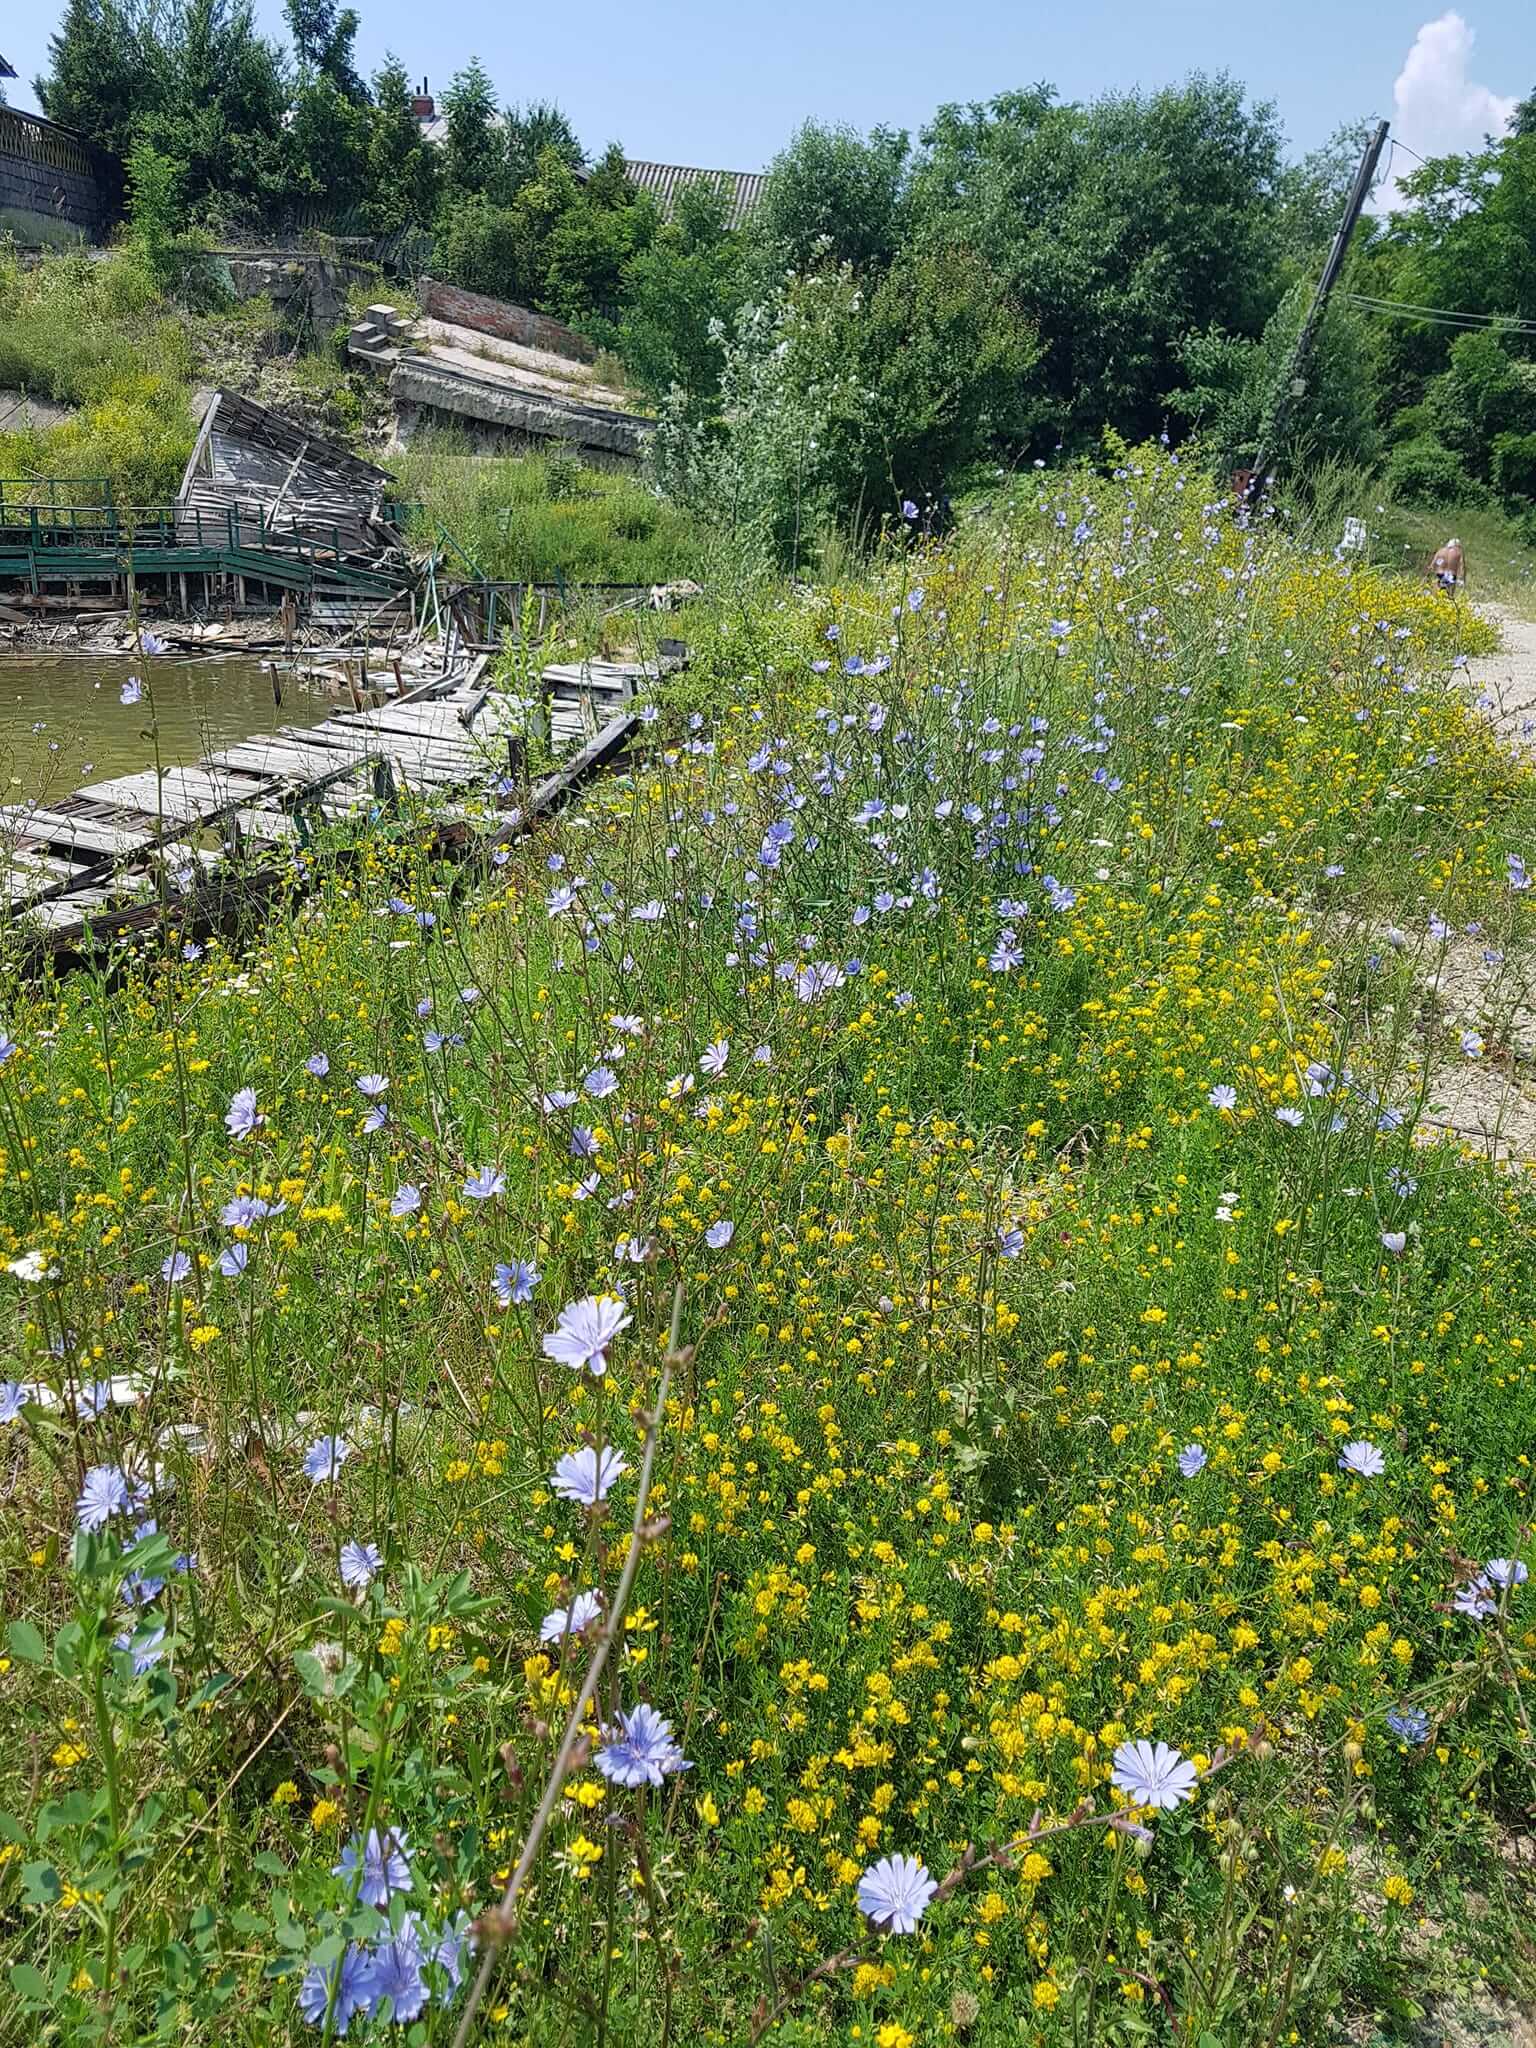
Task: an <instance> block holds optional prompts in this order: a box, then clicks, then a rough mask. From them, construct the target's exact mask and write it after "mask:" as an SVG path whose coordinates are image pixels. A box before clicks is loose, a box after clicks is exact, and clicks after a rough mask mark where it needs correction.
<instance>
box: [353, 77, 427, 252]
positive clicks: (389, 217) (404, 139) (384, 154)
mask: <svg viewBox="0 0 1536 2048" xmlns="http://www.w3.org/2000/svg"><path fill="white" fill-rule="evenodd" d="M411 100H412V93H411V81H410V78H409V77H408V75H407V73H406V69H405V66H404V65H403V64H402V63H401V62H400V60H399V58H398V57H394V56H390V57H387V58H386V59H385V61H384V63H383V64H382V65H381V66H380V67H379V69H378V70H377V71H376V72H375V73H374V75H373V111H372V117H371V119H370V121H369V127H368V180H367V181H368V195H369V196H368V214H369V220H370V223H371V225H372V226H373V228H374V230H375V231H376V232H377V233H379V234H389V233H392V232H394V231H396V230H398V229H400V228H403V227H411V226H415V227H425V226H426V225H427V224H428V223H429V222H430V221H431V219H432V216H433V212H434V210H435V208H436V205H437V190H438V183H439V179H440V177H441V165H440V164H439V161H438V153H437V151H436V150H434V149H433V148H432V147H431V146H430V144H428V143H425V142H423V141H422V139H421V129H420V127H419V126H418V124H417V120H416V116H415V114H414V113H413V112H412V111H411Z"/></svg>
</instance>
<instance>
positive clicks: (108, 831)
mask: <svg viewBox="0 0 1536 2048" xmlns="http://www.w3.org/2000/svg"><path fill="white" fill-rule="evenodd" d="M0 832H3V833H6V834H7V835H14V836H15V837H16V838H17V839H20V840H30V841H32V842H34V843H35V844H37V845H45V846H66V847H75V846H79V847H83V848H84V849H85V851H86V852H87V853H133V852H136V851H137V850H138V849H139V848H140V847H144V846H147V845H148V844H149V841H150V838H151V836H152V835H151V834H150V833H148V832H143V831H140V830H138V829H137V828H135V827H133V826H128V825H110V824H105V823H103V822H101V821H100V820H98V819H92V818H72V817H69V816H67V815H66V814H65V813H63V812H61V811H45V810H34V811H17V810H3V811H0Z"/></svg>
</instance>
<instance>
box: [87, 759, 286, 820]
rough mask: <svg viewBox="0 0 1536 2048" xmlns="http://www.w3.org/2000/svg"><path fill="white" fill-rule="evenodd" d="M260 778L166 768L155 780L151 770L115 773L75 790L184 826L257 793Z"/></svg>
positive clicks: (100, 800) (93, 798)
mask: <svg viewBox="0 0 1536 2048" xmlns="http://www.w3.org/2000/svg"><path fill="white" fill-rule="evenodd" d="M262 780H263V778H262V777H260V776H259V775H239V776H237V775H235V774H234V773H226V774H225V775H223V776H214V775H210V774H208V773H206V772H205V771H204V770H202V769H200V768H167V769H166V771H165V773H164V775H163V776H161V777H160V778H159V779H158V780H157V778H156V776H155V774H154V771H153V770H152V769H151V770H150V771H148V772H147V773H145V774H141V775H115V776H113V777H112V778H111V779H110V780H109V781H107V782H94V783H92V784H91V785H90V786H89V787H88V788H86V789H82V790H80V791H78V792H77V793H78V794H79V795H80V796H83V797H89V798H90V799H91V800H92V801H93V802H96V803H107V804H116V805H119V806H121V807H122V808H123V809H125V810H136V811H139V812H140V813H142V814H143V815H144V816H145V817H149V818H157V817H162V816H163V817H164V818H166V819H167V820H172V819H174V820H175V821H177V822H178V823H180V824H184V825H185V824H191V823H193V822H194V821H195V820H197V819H199V818H201V817H203V816H204V815H205V813H207V812H210V811H216V810H220V809H222V808H223V806H224V805H226V804H229V803H232V802H234V801H235V800H236V799H237V798H238V797H241V796H245V795H251V796H254V795H256V794H257V793H258V791H259V789H260V787H261V782H262Z"/></svg>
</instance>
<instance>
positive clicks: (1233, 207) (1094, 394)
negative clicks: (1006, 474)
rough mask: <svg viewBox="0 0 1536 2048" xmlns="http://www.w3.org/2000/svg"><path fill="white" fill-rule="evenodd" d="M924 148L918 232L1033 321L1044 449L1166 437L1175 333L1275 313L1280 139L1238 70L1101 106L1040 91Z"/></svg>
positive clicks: (957, 117)
mask: <svg viewBox="0 0 1536 2048" xmlns="http://www.w3.org/2000/svg"><path fill="white" fill-rule="evenodd" d="M923 143H924V155H923V158H922V160H921V161H920V163H919V165H918V167H917V170H916V172H915V174H914V177H913V183H912V193H911V200H910V204H911V207H912V210H913V216H914V220H915V222H916V231H917V233H918V235H919V237H920V238H924V237H926V238H929V239H935V238H936V239H948V240H952V241H956V242H959V243H960V244H961V245H963V246H966V247H969V248H971V249H973V250H974V251H975V252H976V254H977V256H978V257H979V258H980V259H981V260H983V261H984V262H986V263H987V265H988V266H989V267H990V269H991V270H992V272H993V273H994V274H995V275H996V276H997V277H998V278H999V279H1000V280H1001V281H1002V284H1003V287H1004V289H1005V290H1006V292H1007V294H1008V297H1009V300H1010V302H1011V303H1012V304H1013V305H1015V306H1016V307H1017V308H1018V309H1019V311H1020V314H1021V316H1022V317H1024V318H1025V319H1027V320H1029V321H1030V322H1031V323H1032V325H1033V326H1034V327H1035V329H1036V331H1037V333H1038V336H1039V340H1040V343H1041V348H1042V355H1041V360H1040V364H1039V366H1038V369H1037V371H1036V373H1035V377H1034V379H1033V380H1032V381H1033V385H1034V390H1035V395H1036V400H1037V411H1038V417H1039V427H1038V429H1037V439H1039V440H1047V439H1048V440H1049V441H1052V442H1054V441H1056V440H1061V441H1064V442H1065V443H1066V444H1067V446H1068V447H1069V448H1070V447H1088V446H1091V445H1095V444H1096V443H1097V440H1098V437H1099V433H1100V430H1101V429H1102V427H1103V425H1104V423H1105V422H1106V421H1110V422H1113V423H1114V424H1116V425H1117V426H1118V427H1119V428H1120V429H1121V430H1122V431H1123V432H1124V433H1126V434H1127V435H1128V436H1130V437H1131V438H1132V439H1134V438H1136V437H1137V436H1139V435H1141V434H1143V433H1150V432H1155V431H1156V430H1157V428H1158V427H1160V426H1161V425H1162V422H1163V408H1164V404H1165V394H1166V391H1167V383H1168V365H1169V363H1170V362H1171V361H1172V360H1173V357H1174V353H1175V350H1176V347H1177V344H1178V342H1179V341H1180V339H1181V338H1182V337H1183V336H1185V335H1187V334H1190V333H1200V332H1204V331H1206V330H1208V329H1210V328H1212V327H1215V328H1219V329H1222V330H1225V331H1226V332H1229V333H1231V334H1235V335H1240V336H1241V335H1248V336H1256V335H1257V334H1259V333H1260V332H1261V331H1262V328H1263V326H1264V323H1265V321H1266V320H1267V318H1268V317H1269V315H1270V313H1271V311H1272V310H1273V307H1274V303H1275V298H1276V281H1275V271H1274V257H1275V248H1276V240H1277V225H1276V212H1277V201H1276V197H1275V193H1276V186H1277V181H1278V178H1279V131H1278V128H1277V126H1276V122H1275V118H1274V114H1273V112H1272V110H1271V109H1269V108H1268V107H1263V106H1260V107H1256V108H1251V107H1249V106H1248V105H1247V104H1246V103H1245V101H1244V96H1243V92H1242V89H1241V87H1240V86H1238V85H1236V84H1235V83H1234V82H1233V81H1232V80H1230V79H1228V78H1224V77H1218V78H1202V77H1195V78H1191V79H1190V80H1189V81H1188V82H1187V83H1185V84H1184V85H1182V86H1179V87H1170V88H1168V89H1166V90H1164V91H1161V92H1156V93H1152V94H1148V95H1143V94H1140V93H1129V94H1112V95H1109V96H1106V97H1105V98H1102V99H1099V100H1095V101H1094V102H1092V103H1091V104H1090V105H1088V106H1059V105H1057V104H1055V101H1054V94H1053V93H1052V92H1051V91H1050V90H1049V89H1048V88H1046V87H1037V88H1036V89H1034V90H1033V91H1031V92H1025V93H1011V94H1006V95H1004V96H1002V97H1000V98H998V99H995V100H993V101H991V102H990V103H989V104H987V105H985V106H975V105H973V106H970V107H945V108H942V109H941V110H940V111H939V113H938V114H937V115H936V116H935V118H934V120H933V122H932V124H931V125H930V127H929V128H928V129H927V130H926V131H925V132H924V136H923Z"/></svg>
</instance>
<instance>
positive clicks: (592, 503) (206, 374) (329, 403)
mask: <svg viewBox="0 0 1536 2048" xmlns="http://www.w3.org/2000/svg"><path fill="white" fill-rule="evenodd" d="M373 295H374V296H375V297H376V296H377V289H375V291H374V294H373ZM358 296H359V297H360V298H366V297H367V296H368V293H367V292H366V290H363V289H362V288H359V293H358ZM396 296H397V297H398V294H396ZM200 383H206V384H211V385H214V384H216V385H228V386H229V387H231V388H232V389H235V390H239V391H245V392H248V393H249V394H250V395H251V396H253V397H254V398H256V399H258V400H259V401H260V402H261V403H264V404H268V405H273V406H275V407H277V408H278V409H279V410H281V411H283V412H285V413H287V414H289V415H290V416H292V417H294V418H297V419H300V420H302V421H304V422H305V423H306V424H307V425H309V426H310V427H312V428H313V429H314V430H316V431H319V432H321V433H325V434H328V435H330V436H332V437H333V438H336V439H338V440H341V441H343V442H345V443H350V444H352V445H355V446H357V447H358V448H359V450H360V452H362V453H364V454H366V455H368V456H369V458H370V459H372V460H378V459H379V450H378V448H377V446H376V445H373V443H372V442H370V441H369V440H368V438H367V436H366V434H365V427H366V426H367V425H368V424H369V423H370V412H377V409H378V392H379V390H380V389H381V387H379V386H378V385H376V384H370V383H369V382H368V381H367V380H366V379H363V378H361V377H360V376H356V375H354V374H352V373H351V372H349V371H348V369H347V368H346V366H345V364H344V363H343V362H342V361H341V360H340V359H339V357H337V356H335V355H332V354H328V353H326V352H325V351H324V350H316V349H313V348H311V349H309V350H306V351H304V352H302V353H295V352H294V351H293V349H292V348H291V346H290V343H289V341H288V340H287V338H285V336H284V335H283V333H282V332H281V329H280V326H279V322H278V319H277V315H276V313H275V311H274V309H273V308H272V307H271V306H270V305H268V304H267V303H266V302H265V301H262V300H255V301H252V302H249V303H248V304H246V305H243V306H240V307H232V308H225V309H223V310H206V311H203V312H199V313H195V314H192V313H187V312H185V311H184V310H182V309H181V308H179V307H175V306H173V305H172V304H171V303H170V302H169V301H168V300H167V299H166V298H165V297H164V296H163V295H162V293H161V292H160V290H159V288H158V286H157V285H156V282H155V279H154V276H153V274H152V272H151V271H150V269H149V267H148V266H147V264H146V263H145V262H144V260H143V259H142V258H141V257H140V256H138V255H137V254H136V253H135V252H134V251H132V250H117V251H114V252H112V253H111V254H110V255H107V256H105V257H102V258H101V259H100V260H96V261H93V260H88V259H87V258H86V257H85V256H84V255H83V254H81V253H75V254H66V255H60V256H56V257H50V258H48V259H47V260H46V261H45V262H43V263H41V264H38V265H35V266H27V267H24V266H23V265H22V264H21V262H20V261H19V259H18V258H17V257H16V256H15V255H14V254H12V255H10V256H7V255H5V254H4V253H3V250H0V389H6V388H9V389H15V390H21V391H26V392H28V393H30V394H32V395H33V396H36V397H41V398H48V399H53V400H56V401H58V402H60V403H63V404H66V405H69V406H72V407H74V408H76V409H77V410H76V412H75V415H74V417H73V418H71V419H68V420H65V421H63V422H62V423H60V424H58V425H56V426H51V427H44V428H40V429H37V430H34V431H28V432H24V433H11V434H0V478H13V479H26V478H29V477H38V478H47V477H64V478H75V479H94V480H99V481H104V482H106V483H107V484H109V485H110V487H111V489H112V490H113V492H114V493H115V495H116V497H117V499H118V501H119V502H120V503H123V504H137V505H156V504H163V503H169V502H170V501H171V500H172V499H173V498H174V497H175V495H176V491H177V489H178V487H179V485H180V483H181V476H182V471H183V469H184V468H185V466H186V461H187V457H188V456H189V455H190V453H191V451H192V442H193V437H194V433H195V421H194V417H193V413H194V391H195V389H196V387H197V386H198V385H199V384H200ZM373 424H377V422H376V421H375V422H373ZM385 459H386V460H387V462H388V464H389V466H390V467H391V469H393V470H394V472H395V473H396V475H397V476H398V478H399V495H400V496H401V497H402V498H403V499H406V500H408V501H409V502H411V503H412V504H414V505H416V506H418V507H419V513H418V516H417V517H416V519H415V521H414V523H413V527H412V532H413V534H414V537H415V538H416V539H417V540H419V541H420V543H421V545H422V548H423V550H425V549H427V548H429V547H434V546H438V547H440V546H441V545H442V539H441V535H442V533H443V531H444V530H446V531H447V532H448V533H449V534H451V535H452V537H453V541H454V542H455V543H456V544H457V545H456V548H455V550H454V553H453V557H452V559H453V561H454V563H455V565H456V567H457V568H458V570H459V571H460V572H461V573H464V572H465V571H466V570H467V564H468V563H469V562H473V563H474V564H476V565H477V567H478V568H479V570H480V572H481V573H483V574H484V575H487V576H492V577H497V578H504V579H507V580H510V581H540V582H554V581H557V580H563V581H565V582H568V583H573V584H576V583H664V582H669V581H671V580H673V579H674V578H677V577H683V576H688V575H690V574H694V573H696V572H697V570H698V568H699V564H700V560H701V556H702V553H703V547H702V542H701V537H700V535H699V533H698V530H697V527H696V525H695V523H694V522H693V521H692V520H691V519H690V518H689V517H688V516H687V515H686V514H685V513H683V512H681V511H680V510H678V509H677V508H676V507H675V506H671V505H668V504H666V503H664V502H663V501H661V500H659V499H658V498H657V497H656V496H655V495H654V493H653V492H651V491H649V490H648V489H646V488H645V486H644V485H643V484H641V483H640V482H639V481H638V480H637V479H635V478H633V477H623V476H610V475H608V474H605V473H603V472H601V471H596V470H591V469H586V468H583V467H582V466H581V465H580V464H579V463H578V462H575V461H574V460H573V459H571V458H570V457H569V456H566V455H562V454H560V453H556V454H555V455H554V456H553V457H542V456H528V457H522V458H516V459H512V458H509V459H507V460H492V459H480V458H473V457H468V456H466V455H464V454H463V453H462V451H460V450H459V449H458V448H457V447H456V444H454V443H453V442H452V441H451V440H439V441H436V442H434V441H430V440H429V441H426V442H424V443H423V444H421V445H419V446H418V447H416V448H414V449H412V450H411V451H409V452H408V453H402V454H399V455H394V456H390V457H387V458H385ZM19 495H22V493H21V492H18V491H15V490H10V489H8V491H7V497H8V498H15V497H17V496H19Z"/></svg>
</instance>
